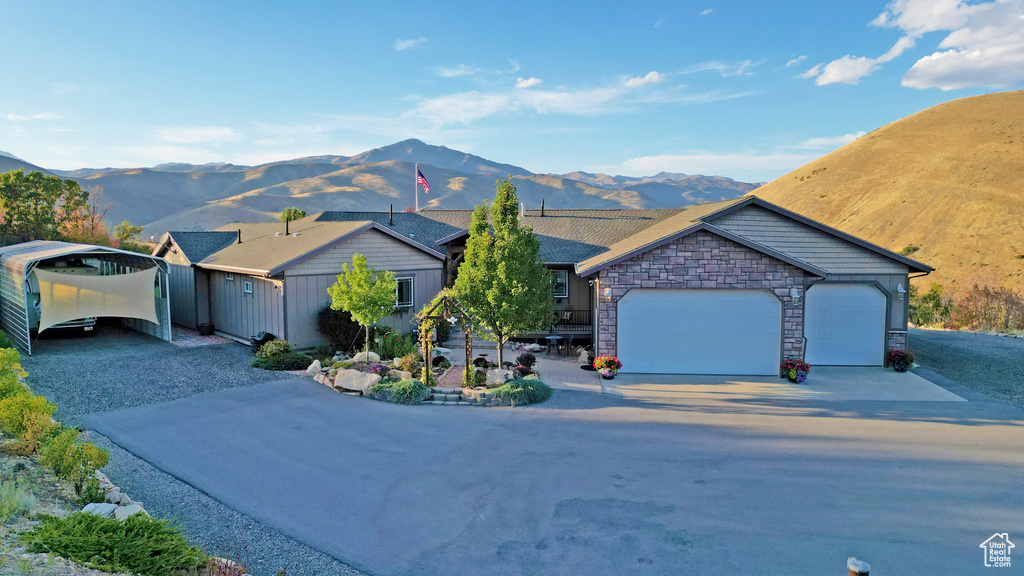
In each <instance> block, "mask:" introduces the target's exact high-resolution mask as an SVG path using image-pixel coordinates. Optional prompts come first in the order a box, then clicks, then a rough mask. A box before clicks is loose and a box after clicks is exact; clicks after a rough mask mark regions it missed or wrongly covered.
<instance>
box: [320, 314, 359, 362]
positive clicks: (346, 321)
mask: <svg viewBox="0 0 1024 576" xmlns="http://www.w3.org/2000/svg"><path fill="white" fill-rule="evenodd" d="M316 327H317V330H319V331H320V333H321V334H323V335H324V336H325V337H326V338H327V341H328V342H329V343H330V344H331V345H332V346H333V347H334V349H335V350H344V351H345V352H351V351H352V350H355V349H361V348H363V342H365V336H366V334H365V332H364V331H363V327H362V326H360V325H359V324H358V323H357V322H355V321H354V320H352V315H351V314H349V313H348V312H347V311H345V310H332V309H331V307H330V306H326V307H324V308H323V309H322V310H320V312H319V313H318V314H317V315H316Z"/></svg>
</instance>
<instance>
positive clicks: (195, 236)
mask: <svg viewBox="0 0 1024 576" xmlns="http://www.w3.org/2000/svg"><path fill="white" fill-rule="evenodd" d="M168 234H170V235H171V238H173V239H174V243H175V244H177V245H178V248H179V249H180V250H181V252H182V253H183V254H184V255H185V257H186V258H188V259H189V261H190V262H199V261H200V260H203V259H204V258H206V257H208V256H210V255H211V254H213V253H214V252H219V251H220V250H223V249H224V248H227V247H228V246H230V245H232V244H233V243H234V242H235V239H236V238H237V237H238V234H237V233H235V232H168Z"/></svg>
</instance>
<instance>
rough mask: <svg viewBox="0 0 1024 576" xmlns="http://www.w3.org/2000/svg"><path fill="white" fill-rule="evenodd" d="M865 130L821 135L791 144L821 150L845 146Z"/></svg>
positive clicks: (801, 147) (795, 146)
mask: <svg viewBox="0 0 1024 576" xmlns="http://www.w3.org/2000/svg"><path fill="white" fill-rule="evenodd" d="M864 134H865V132H863V131H861V132H855V133H853V134H843V135H842V136H823V137H818V138H808V139H807V140H804V141H803V142H800V143H799V144H796V145H794V146H793V148H796V149H798V150H823V149H832V148H839V147H840V146H846V145H847V144H849V143H850V142H853V141H854V140H856V139H857V138H860V137H861V136H863V135H864Z"/></svg>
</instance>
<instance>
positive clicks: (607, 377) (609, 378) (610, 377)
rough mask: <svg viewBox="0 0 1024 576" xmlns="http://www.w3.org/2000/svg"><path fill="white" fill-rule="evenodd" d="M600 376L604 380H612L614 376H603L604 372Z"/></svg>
mask: <svg viewBox="0 0 1024 576" xmlns="http://www.w3.org/2000/svg"><path fill="white" fill-rule="evenodd" d="M601 378H604V379H605V380H614V379H615V376H614V375H612V376H605V375H604V374H602V375H601Z"/></svg>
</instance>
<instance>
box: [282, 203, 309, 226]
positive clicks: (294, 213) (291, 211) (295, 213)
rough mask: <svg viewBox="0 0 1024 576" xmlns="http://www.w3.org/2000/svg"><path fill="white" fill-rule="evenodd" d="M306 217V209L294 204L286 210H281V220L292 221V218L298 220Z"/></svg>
mask: <svg viewBox="0 0 1024 576" xmlns="http://www.w3.org/2000/svg"><path fill="white" fill-rule="evenodd" d="M305 217H306V211H305V210H299V209H298V208H296V207H294V206H292V207H291V208H288V209H286V210H285V211H284V212H281V222H291V221H292V220H298V219H299V218H305Z"/></svg>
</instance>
